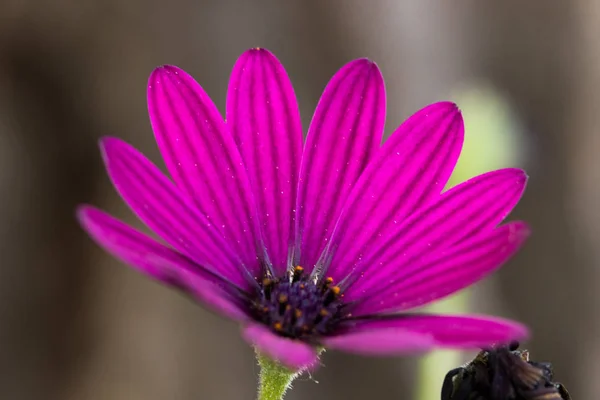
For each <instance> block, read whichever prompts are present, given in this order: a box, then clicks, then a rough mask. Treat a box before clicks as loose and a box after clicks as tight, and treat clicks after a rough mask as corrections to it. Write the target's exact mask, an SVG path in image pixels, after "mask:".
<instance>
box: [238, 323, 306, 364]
mask: <svg viewBox="0 0 600 400" xmlns="http://www.w3.org/2000/svg"><path fill="white" fill-rule="evenodd" d="M243 335H244V338H245V339H246V340H247V341H248V342H249V343H250V344H252V345H253V346H255V347H256V349H257V350H258V351H259V352H260V353H261V354H264V355H266V356H268V357H269V358H270V359H272V360H275V361H278V362H279V363H281V364H283V365H284V366H286V367H288V368H290V369H292V370H299V369H304V368H307V367H311V366H313V365H315V363H316V361H317V352H316V350H315V349H314V348H313V347H312V346H310V345H308V344H306V343H304V342H301V341H299V340H293V339H288V338H284V337H282V336H278V335H275V334H274V333H273V332H271V331H270V330H269V329H268V328H267V327H266V326H264V325H259V324H251V325H248V326H246V327H245V328H244V331H243Z"/></svg>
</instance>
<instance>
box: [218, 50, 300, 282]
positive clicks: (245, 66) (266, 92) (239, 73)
mask: <svg viewBox="0 0 600 400" xmlns="http://www.w3.org/2000/svg"><path fill="white" fill-rule="evenodd" d="M227 124H228V126H229V129H230V131H231V133H232V135H233V138H234V139H235V142H236V144H237V146H238V149H239V151H240V153H241V155H242V159H243V160H244V164H245V166H246V170H247V172H248V176H249V178H250V185H251V187H252V191H253V193H254V198H255V199H256V203H257V208H258V219H259V222H260V227H261V231H262V237H263V240H264V244H265V246H266V248H267V253H268V255H269V259H270V261H271V263H272V264H273V267H274V270H275V271H277V272H279V273H283V271H285V269H286V267H287V260H288V253H289V250H290V246H291V233H292V230H293V223H292V221H293V210H294V208H295V206H296V191H297V187H298V175H299V170H300V158H301V156H302V124H301V122H300V113H299V111H298V103H297V102H296V96H295V94H294V90H293V88H292V84H291V82H290V80H289V78H288V76H287V74H286V72H285V69H284V68H283V66H282V65H281V64H280V63H279V60H277V59H276V58H275V56H273V54H271V53H270V52H269V51H267V50H264V49H252V50H248V51H246V52H245V53H244V54H242V56H241V57H240V58H239V60H238V61H237V63H236V64H235V66H234V68H233V72H232V74H231V79H230V81H229V90H228V94H227Z"/></svg>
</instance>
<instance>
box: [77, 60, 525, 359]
mask: <svg viewBox="0 0 600 400" xmlns="http://www.w3.org/2000/svg"><path fill="white" fill-rule="evenodd" d="M385 107H386V104H385V89H384V83H383V78H382V76H381V73H380V71H379V69H378V68H377V66H376V65H375V64H374V63H373V62H371V61H369V60H367V59H360V60H356V61H353V62H350V63H349V64H347V65H346V66H344V67H343V68H342V69H341V70H340V71H339V72H337V73H336V74H335V76H334V77H333V78H332V79H331V81H330V82H329V84H328V85H327V87H326V89H325V91H324V93H323V96H322V97H321V100H320V102H319V104H318V106H317V109H316V111H315V114H314V117H313V119H312V123H311V124H310V128H309V130H308V135H307V138H306V142H305V143H304V145H303V139H302V127H301V123H300V115H299V111H298V104H297V102H296V98H295V95H294V91H293V89H292V85H291V83H290V81H289V78H288V76H287V74H286V72H285V70H284V68H283V67H282V65H281V64H280V63H279V61H278V60H277V59H276V58H275V57H274V56H273V55H272V54H271V53H269V52H268V51H267V50H264V49H252V50H248V51H247V52H245V53H244V54H243V55H242V56H241V57H240V59H239V60H238V61H237V63H236V64H235V67H234V68H233V72H232V75H231V80H230V83H229V88H228V94H227V107H226V117H227V118H226V119H225V120H224V119H223V118H222V116H221V115H220V113H219V111H218V110H217V108H216V106H215V105H214V103H213V102H212V101H211V100H210V98H209V97H208V95H207V94H206V92H205V91H204V90H203V89H202V88H201V87H200V85H199V84H198V83H196V82H195V81H194V79H193V78H192V77H190V76H189V75H188V74H187V73H185V72H184V71H182V70H181V69H179V68H177V67H174V66H163V67H160V68H157V69H156V70H155V71H154V72H153V73H152V75H151V76H150V80H149V84H148V108H149V113H150V119H151V121H152V127H153V130H154V134H155V136H156V140H157V142H158V146H159V148H160V150H161V153H162V156H163V158H164V160H165V163H166V166H167V168H168V170H169V172H170V174H171V177H172V178H173V180H170V179H169V178H167V177H166V176H165V175H164V174H163V173H161V171H160V170H159V168H157V167H156V166H155V165H154V164H152V163H151V162H150V161H149V160H148V159H147V158H145V157H144V156H143V155H142V154H141V153H140V152H139V151H137V150H136V149H135V148H133V147H132V146H131V145H129V144H127V143H125V142H123V141H121V140H119V139H116V138H104V139H102V141H101V149H102V154H103V157H104V161H105V163H106V168H107V170H108V174H109V176H110V178H111V180H112V182H113V183H114V186H115V188H116V189H117V191H118V192H119V193H120V195H121V197H122V198H123V199H124V200H125V202H126V203H127V204H128V205H129V206H130V207H131V209H132V210H133V211H134V212H135V213H136V214H137V216H138V217H139V218H140V219H141V220H142V221H143V222H144V223H145V224H146V225H147V226H148V227H149V228H150V229H151V230H152V231H154V232H155V233H156V235H157V236H158V237H159V238H160V241H159V240H155V239H152V238H151V237H149V236H147V235H145V234H143V233H141V232H139V231H137V230H135V229H133V228H131V227H129V226H127V225H126V224H124V223H123V222H121V221H119V220H117V219H115V218H113V217H111V216H109V215H108V214H106V213H104V212H102V211H100V210H98V209H96V208H93V207H91V206H81V207H80V208H79V210H78V216H79V219H80V221H81V223H82V225H83V227H84V228H85V229H86V230H87V232H88V233H89V234H90V235H91V236H92V238H93V239H95V241H97V242H98V243H99V244H100V245H101V246H102V247H104V248H105V249H106V250H107V251H109V252H110V253H112V254H113V255H114V256H116V257H118V258H119V259H121V260H122V261H124V262H125V263H128V264H130V265H131V266H133V267H135V268H136V269H138V270H139V271H141V272H143V273H145V274H147V275H150V276H151V277H153V278H155V279H157V280H159V281H161V282H163V283H166V284H170V285H173V286H175V287H176V288H178V289H181V290H183V291H185V292H186V293H189V294H191V295H192V296H194V297H195V298H196V299H197V300H198V301H199V302H201V303H202V304H205V305H206V306H207V307H209V308H211V309H212V310H215V311H216V312H218V313H220V314H223V315H224V316H226V317H229V318H232V319H234V320H236V321H239V322H240V324H241V325H242V327H243V336H244V338H245V339H246V340H247V341H248V342H249V343H251V344H252V345H253V346H255V347H256V348H257V350H258V351H259V352H260V353H261V354H263V355H266V356H267V357H269V358H271V359H272V360H276V361H278V362H280V363H281V364H283V365H285V366H287V367H289V368H292V369H298V368H302V367H305V366H309V365H312V364H314V363H315V361H316V360H317V349H318V348H321V347H324V348H330V349H337V350H342V351H348V352H353V353H359V354H366V355H388V354H403V353H407V352H414V351H424V350H428V349H432V348H438V347H452V348H476V347H482V346H488V345H490V344H492V343H505V342H509V341H510V340H513V339H521V338H523V337H524V336H526V334H527V331H526V329H525V327H523V326H522V325H520V324H518V323H515V322H511V321H507V320H502V319H499V318H489V317H478V316H442V315H428V314H422V313H419V314H409V313H406V312H407V311H409V310H410V309H413V308H415V307H418V306H422V305H424V304H427V303H429V302H432V301H434V300H437V299H440V298H442V297H444V296H447V295H450V294H452V293H454V292H456V291H458V290H460V289H463V288H465V287H467V286H469V285H471V284H473V283H474V282H476V281H478V280H480V279H481V278H482V277H484V276H486V275H488V274H489V273H491V272H492V271H494V270H496V269H497V268H498V267H499V266H500V265H501V264H502V263H504V262H505V261H506V260H507V259H509V258H510V257H511V256H512V255H513V254H515V252H516V251H517V250H518V249H519V247H521V245H522V244H523V242H524V240H525V239H526V237H527V236H528V234H529V229H528V227H527V225H526V224H525V223H524V222H509V223H506V224H504V225H500V226H499V224H500V223H501V222H502V221H503V219H504V218H505V217H506V216H507V214H508V213H509V212H510V211H511V210H512V209H513V207H514V206H515V205H516V204H517V202H518V200H519V198H520V197H521V195H522V193H523V190H524V188H525V184H526V180H527V178H526V175H525V173H524V172H523V171H521V170H518V169H502V170H498V171H493V172H489V173H486V174H483V175H480V176H477V177H475V178H473V179H471V180H469V181H467V182H464V183H463V184H461V185H458V186H456V187H454V188H452V189H450V190H448V191H445V192H443V193H442V190H443V189H444V187H445V185H446V183H447V181H448V178H449V177H450V174H451V172H452V170H453V168H454V165H455V163H456V161H457V159H458V156H459V154H460V151H461V146H462V143H463V121H462V117H461V114H460V111H459V110H458V108H457V107H456V105H454V104H452V103H448V102H442V103H436V104H433V105H430V106H428V107H425V108H424V109H422V110H420V111H418V112H417V113H416V114H414V115H413V116H412V117H410V118H409V119H408V120H407V121H406V122H404V123H403V124H402V125H401V126H400V127H399V128H398V129H397V130H396V131H395V132H394V133H393V134H392V135H391V137H390V138H389V139H388V140H387V141H386V142H385V144H384V145H383V146H380V143H381V139H382V132H383V127H384V120H385Z"/></svg>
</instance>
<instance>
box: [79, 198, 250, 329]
mask: <svg viewBox="0 0 600 400" xmlns="http://www.w3.org/2000/svg"><path fill="white" fill-rule="evenodd" d="M77 217H78V219H79V222H80V223H81V225H82V226H83V228H84V229H85V230H86V231H87V232H88V233H89V235H90V236H91V237H92V238H93V239H94V240H95V241H96V242H97V243H98V244H99V245H100V246H102V247H103V248H104V249H105V250H106V251H108V252H109V253H111V254H113V255H114V256H115V257H117V258H118V259H120V260H121V261H123V262H125V263H127V264H129V265H131V266H132V267H134V268H135V269H136V270H138V271H140V272H142V273H143V274H146V275H149V276H150V277H152V278H154V279H156V280H158V281H160V282H162V283H166V284H170V285H174V286H176V287H178V288H182V289H183V290H185V291H186V292H188V293H190V294H191V295H193V296H195V297H197V298H198V299H199V300H200V301H201V302H203V303H205V304H206V305H207V306H208V307H209V308H212V309H213V310H215V311H217V312H219V313H220V314H223V315H225V316H227V317H229V318H232V319H235V320H247V319H248V316H247V314H246V312H245V311H244V310H243V309H241V308H240V307H239V306H237V305H236V304H235V303H234V302H233V301H232V300H231V298H230V297H231V295H232V293H231V292H229V291H228V289H231V290H236V289H235V288H233V287H228V286H229V285H230V284H228V283H227V282H224V281H223V280H222V279H220V278H218V277H217V276H215V275H213V274H211V273H209V272H208V271H205V270H203V269H202V268H201V267H199V266H197V265H196V264H194V263H193V262H192V261H190V260H189V259H188V258H187V257H185V256H183V255H181V254H180V253H178V252H176V251H173V250H171V249H169V248H168V247H166V246H164V245H162V244H160V243H158V242H156V241H155V240H153V239H150V238H149V237H148V236H146V235H144V234H142V233H140V232H138V231H137V230H135V229H133V228H131V227H130V226H128V225H126V224H125V223H123V222H121V221H119V220H117V219H115V218H113V217H111V216H110V215H108V214H106V213H104V212H102V211H100V210H98V209H96V208H94V207H91V206H80V207H79V208H78V210H77Z"/></svg>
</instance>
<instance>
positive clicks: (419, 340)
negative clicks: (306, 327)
mask: <svg viewBox="0 0 600 400" xmlns="http://www.w3.org/2000/svg"><path fill="white" fill-rule="evenodd" d="M321 342H322V344H323V346H325V347H326V348H331V349H335V350H342V351H345V352H348V353H356V354H363V355H371V356H372V355H379V356H385V355H398V354H410V353H414V352H422V351H426V350H429V349H431V348H432V347H434V346H435V342H434V340H433V339H432V338H431V337H430V336H429V335H427V334H424V333H416V332H411V331H407V330H405V329H393V328H390V329H377V330H373V331H363V332H352V333H347V334H343V335H339V336H332V337H328V338H325V339H323V340H322V341H321Z"/></svg>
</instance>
